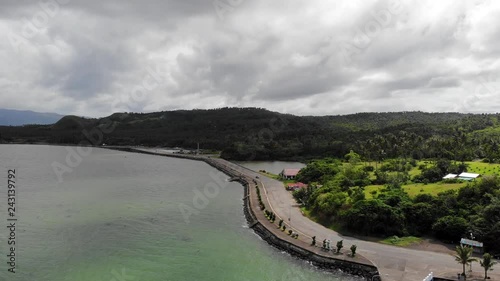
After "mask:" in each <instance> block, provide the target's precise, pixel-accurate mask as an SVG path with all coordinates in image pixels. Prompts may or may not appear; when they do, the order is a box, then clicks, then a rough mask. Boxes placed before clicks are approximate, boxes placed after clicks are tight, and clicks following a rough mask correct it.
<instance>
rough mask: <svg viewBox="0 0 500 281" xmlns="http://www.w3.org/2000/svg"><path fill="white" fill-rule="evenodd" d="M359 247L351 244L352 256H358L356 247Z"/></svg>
mask: <svg viewBox="0 0 500 281" xmlns="http://www.w3.org/2000/svg"><path fill="white" fill-rule="evenodd" d="M357 248H358V246H356V245H352V246H351V256H352V257H355V256H356V249H357Z"/></svg>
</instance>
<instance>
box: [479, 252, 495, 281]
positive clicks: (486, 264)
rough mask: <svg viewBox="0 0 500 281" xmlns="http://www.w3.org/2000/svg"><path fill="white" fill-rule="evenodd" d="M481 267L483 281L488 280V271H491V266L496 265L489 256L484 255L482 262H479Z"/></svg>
mask: <svg viewBox="0 0 500 281" xmlns="http://www.w3.org/2000/svg"><path fill="white" fill-rule="evenodd" d="M479 263H480V264H481V266H482V267H484V279H488V270H493V265H495V264H496V262H495V261H493V258H492V257H491V255H490V254H488V253H486V254H484V255H483V260H482V261H479Z"/></svg>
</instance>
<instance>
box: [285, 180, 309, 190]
mask: <svg viewBox="0 0 500 281" xmlns="http://www.w3.org/2000/svg"><path fill="white" fill-rule="evenodd" d="M301 188H307V184H305V183H301V182H295V183H289V184H287V185H286V189H287V190H297V189H301Z"/></svg>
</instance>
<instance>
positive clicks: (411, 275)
mask: <svg viewBox="0 0 500 281" xmlns="http://www.w3.org/2000/svg"><path fill="white" fill-rule="evenodd" d="M217 161H220V162H221V164H224V165H226V166H228V167H230V168H232V169H235V170H236V171H238V172H240V173H242V174H245V175H247V176H250V177H252V178H256V177H259V178H258V180H259V181H260V182H261V183H262V184H263V186H264V189H265V194H266V195H267V198H268V200H269V204H270V205H271V206H272V209H273V210H274V213H275V214H276V215H277V216H279V217H281V218H282V219H283V220H284V221H285V222H286V223H287V224H288V225H290V226H291V227H292V228H293V229H294V230H295V231H297V232H299V233H302V234H303V235H306V236H308V237H312V236H316V240H317V241H323V239H330V240H331V241H333V243H335V241H338V240H342V239H343V240H344V245H347V247H349V246H348V245H352V244H356V245H357V246H358V252H359V253H360V254H362V255H363V256H364V257H366V258H368V259H369V260H370V261H371V262H373V263H374V264H375V265H376V266H377V267H378V269H379V272H380V275H381V276H380V277H381V279H382V280H384V281H403V280H405V281H406V280H408V281H419V280H423V279H424V278H425V277H426V276H427V275H428V274H429V273H431V272H433V273H434V276H438V277H447V278H453V280H456V278H457V275H456V274H457V273H459V272H461V269H462V267H461V265H460V264H458V263H457V262H456V261H455V259H454V257H453V256H452V255H450V254H445V253H436V252H430V251H423V250H414V249H406V248H401V247H396V246H390V245H384V244H380V243H375V242H369V241H364V240H359V239H357V238H353V237H348V236H343V235H341V234H339V233H337V232H335V231H333V230H331V229H328V228H326V227H324V226H322V225H320V224H318V223H316V222H314V221H312V220H310V219H309V218H307V217H305V216H304V215H302V213H301V211H300V209H299V208H298V205H297V203H296V201H295V199H294V198H293V196H292V195H291V193H290V192H288V191H287V190H286V189H285V188H284V186H283V183H282V182H280V181H278V180H275V179H271V178H268V177H266V176H263V175H262V174H260V173H258V172H255V171H252V170H250V169H247V168H245V167H242V166H240V165H237V164H235V163H232V162H229V161H226V160H223V159H217ZM474 268H475V273H476V274H479V275H480V274H481V273H482V272H483V268H481V267H480V266H479V264H478V263H475V264H474V265H473V269H474ZM491 276H492V279H493V280H500V278H498V277H499V276H498V275H496V276H495V275H491Z"/></svg>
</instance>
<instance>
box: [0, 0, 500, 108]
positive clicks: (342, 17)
mask: <svg viewBox="0 0 500 281" xmlns="http://www.w3.org/2000/svg"><path fill="white" fill-rule="evenodd" d="M47 1H48V0H47ZM54 1H55V0H54ZM220 1H226V0H220ZM394 1H395V0H381V1H377V0H373V1H351V0H345V1H344V0H342V1H334V3H330V2H328V1H320V0H313V1H307V2H303V1H300V2H297V1H284V0H278V1H275V2H272V3H270V2H266V1H260V0H256V1H248V0H246V1H245V0H244V1H243V2H242V3H241V4H240V5H235V6H234V7H232V8H230V11H228V13H227V14H226V15H227V17H226V18H225V19H221V18H219V17H218V15H217V12H216V10H215V8H214V6H213V1H201V0H190V1H181V0H168V1H161V0H150V1H139V0H134V1H132V0H128V1H118V0H110V1H97V0H88V1H83V0H68V4H65V5H61V11H60V12H59V13H58V14H57V15H55V16H54V17H50V19H49V21H48V23H47V25H46V26H44V27H43V28H41V29H40V30H39V31H38V32H37V33H36V34H35V35H34V36H33V37H32V38H27V40H26V45H24V46H23V49H22V53H21V54H18V53H16V52H15V50H14V48H12V46H10V44H9V41H8V40H4V41H2V42H0V58H1V59H2V61H3V62H4V64H3V66H0V73H1V74H2V76H3V77H2V78H3V79H2V81H7V82H5V83H3V84H0V93H1V94H0V97H2V98H3V100H5V101H7V104H6V105H5V106H6V107H13V108H18V109H29V110H38V111H56V112H61V113H73V114H78V115H87V116H88V115H91V116H104V115H109V114H111V113H112V112H111V111H112V110H113V107H112V106H111V103H112V102H113V100H115V99H118V98H122V97H125V98H128V99H130V96H131V91H132V89H134V87H136V86H138V85H141V83H142V81H143V80H144V77H147V75H148V73H149V72H148V71H149V70H148V69H151V68H155V66H156V65H162V66H164V68H165V71H164V72H162V73H161V74H158V75H160V76H161V77H158V79H161V80H162V81H161V83H159V84H158V85H157V87H154V88H152V89H150V90H148V91H146V93H145V97H146V98H145V99H143V100H138V101H133V102H131V103H128V104H127V108H128V109H129V110H134V111H147V110H155V109H166V108H186V109H190V108H195V107H197V108H200V107H201V108H211V107H219V106H222V105H223V106H264V107H266V108H269V109H271V110H281V111H287V110H290V111H291V113H294V114H304V115H307V114H337V113H350V112H357V111H360V110H362V111H368V110H371V111H377V110H383V111H398V110H412V109H413V110H422V109H424V110H429V111H433V110H442V109H446V108H453V106H454V101H455V100H456V99H457V98H458V97H459V96H460V95H462V94H464V93H466V92H470V91H474V89H475V88H477V86H478V85H482V84H481V83H485V82H484V81H483V80H485V79H486V81H487V85H488V87H489V91H492V89H493V91H496V90H495V89H500V85H499V82H498V81H496V80H497V79H493V78H492V77H496V76H495V75H496V74H498V73H499V71H500V63H499V62H498V59H497V58H498V54H499V53H498V52H499V51H498V48H497V46H498V45H499V44H500V41H499V40H500V17H498V15H500V4H499V3H496V2H493V1H490V2H478V4H470V3H471V2H469V1H465V0H461V1H452V0H445V1H440V2H437V1H432V0H424V1H404V2H403V1H401V3H402V4H403V5H404V8H403V9H402V11H401V13H400V14H398V15H392V16H391V19H390V23H389V24H387V25H384V26H383V27H381V28H380V30H379V32H377V33H376V34H375V35H374V36H373V37H370V43H369V44H367V45H366V46H364V47H362V48H360V49H359V53H357V54H354V56H353V59H352V61H346V60H345V58H344V57H343V54H342V52H341V48H340V46H342V45H341V44H342V43H345V42H352V40H353V38H356V36H358V35H359V34H357V33H356V32H357V30H358V29H359V28H360V29H364V28H365V26H366V25H367V23H369V22H372V21H374V20H375V21H376V20H377V19H376V18H375V16H374V14H377V13H381V12H383V11H384V10H386V9H387V7H389V5H390V3H392V2H394ZM226 3H229V1H226ZM231 3H236V2H234V1H233V2H231ZM228 5H230V4H228ZM228 7H229V6H228ZM40 11H43V9H41V8H40V6H39V4H38V2H36V1H29V0H18V1H3V2H2V3H0V31H3V32H7V33H8V32H11V33H14V34H17V35H19V34H20V32H21V31H22V28H23V27H24V25H25V22H24V19H23V18H26V19H28V20H29V19H31V17H32V16H33V15H35V14H36V13H40ZM485 76H486V78H484V77H485ZM12 81H15V83H14V82H12ZM154 81H156V80H154ZM27 91H32V92H27ZM19 93H25V94H22V95H21V94H19ZM428 95H432V96H433V103H432V104H424V103H422V102H410V101H419V98H421V97H423V96H428ZM26 97H29V99H30V100H32V102H30V103H24V102H23V99H24V98H26ZM23 106H24V108H22V107H23ZM37 106H38V108H37ZM474 107H475V108H477V110H478V111H485V112H488V111H491V110H493V108H492V107H491V105H490V104H489V103H488V102H487V101H485V100H484V99H482V98H479V99H477V100H475V104H474Z"/></svg>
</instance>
